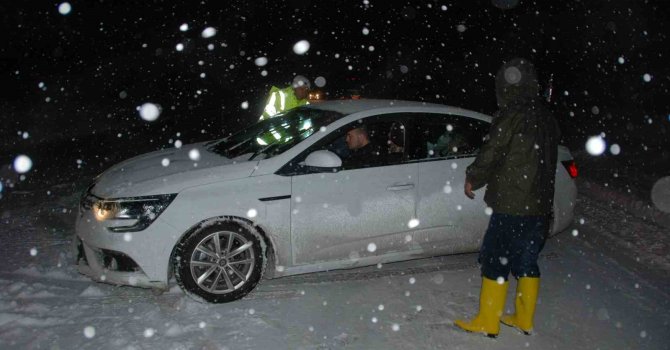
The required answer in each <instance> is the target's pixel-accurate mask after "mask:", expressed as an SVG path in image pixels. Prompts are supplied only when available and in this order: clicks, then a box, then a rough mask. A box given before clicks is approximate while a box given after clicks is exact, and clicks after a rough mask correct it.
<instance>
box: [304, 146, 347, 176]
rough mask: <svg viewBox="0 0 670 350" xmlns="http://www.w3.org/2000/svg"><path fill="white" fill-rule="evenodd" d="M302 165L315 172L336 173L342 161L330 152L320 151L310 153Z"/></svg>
mask: <svg viewBox="0 0 670 350" xmlns="http://www.w3.org/2000/svg"><path fill="white" fill-rule="evenodd" d="M304 163H305V164H304V165H305V166H307V167H310V168H312V169H314V170H316V171H320V172H331V171H337V170H338V169H339V168H340V167H341V166H342V159H340V157H338V156H337V154H335V153H333V152H331V151H326V150H321V151H314V152H312V153H310V154H309V155H308V156H307V158H305V162H304Z"/></svg>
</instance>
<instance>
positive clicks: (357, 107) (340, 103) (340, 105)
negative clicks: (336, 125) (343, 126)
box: [305, 99, 491, 121]
mask: <svg viewBox="0 0 670 350" xmlns="http://www.w3.org/2000/svg"><path fill="white" fill-rule="evenodd" d="M305 107H306V108H310V109H320V110H326V111H333V112H338V113H341V114H343V115H349V114H354V113H358V112H363V111H371V110H375V109H384V112H385V113H388V112H389V109H393V108H397V109H407V108H417V109H420V110H424V111H426V110H431V109H435V110H438V109H439V110H440V111H442V112H446V113H450V114H451V113H453V114H458V115H464V116H468V117H474V118H477V119H482V120H486V121H491V117H490V116H488V115H486V114H482V113H478V112H474V111H470V110H467V109H463V108H459V107H453V106H447V105H441V104H436V103H428V102H420V101H403V100H377V99H359V100H331V101H323V102H319V103H314V104H310V105H307V106H305Z"/></svg>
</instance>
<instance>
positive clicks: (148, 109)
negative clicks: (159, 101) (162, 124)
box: [139, 102, 161, 122]
mask: <svg viewBox="0 0 670 350" xmlns="http://www.w3.org/2000/svg"><path fill="white" fill-rule="evenodd" d="M139 110H140V117H142V119H144V120H146V121H148V122H152V121H154V120H156V119H158V116H159V115H160V114H161V110H160V108H159V107H158V106H157V105H155V104H153V103H150V102H147V103H145V104H143V105H142V106H140V107H139Z"/></svg>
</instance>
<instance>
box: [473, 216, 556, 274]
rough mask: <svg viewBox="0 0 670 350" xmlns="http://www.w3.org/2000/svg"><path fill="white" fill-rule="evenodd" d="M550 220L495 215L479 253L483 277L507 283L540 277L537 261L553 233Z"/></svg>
mask: <svg viewBox="0 0 670 350" xmlns="http://www.w3.org/2000/svg"><path fill="white" fill-rule="evenodd" d="M549 220H550V218H549V216H519V215H508V214H497V213H493V215H491V220H490V221H489V227H488V229H487V230H486V234H485V235H484V240H483V242H482V247H481V249H480V251H479V263H480V264H481V270H482V276H484V277H486V278H488V279H492V280H496V279H498V278H499V277H502V278H504V279H505V281H507V278H508V276H509V273H510V272H511V273H512V275H513V276H514V277H516V278H519V277H540V268H539V267H538V266H537V258H538V256H539V254H540V251H542V248H543V247H544V241H545V239H546V236H547V233H548V231H549Z"/></svg>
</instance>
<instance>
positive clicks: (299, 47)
mask: <svg viewBox="0 0 670 350" xmlns="http://www.w3.org/2000/svg"><path fill="white" fill-rule="evenodd" d="M307 51H309V41H307V40H300V41H298V42H297V43H295V45H293V52H295V53H296V54H298V55H304V54H305V53H307Z"/></svg>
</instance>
